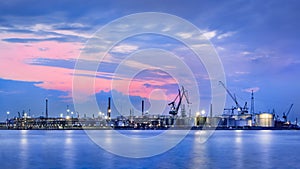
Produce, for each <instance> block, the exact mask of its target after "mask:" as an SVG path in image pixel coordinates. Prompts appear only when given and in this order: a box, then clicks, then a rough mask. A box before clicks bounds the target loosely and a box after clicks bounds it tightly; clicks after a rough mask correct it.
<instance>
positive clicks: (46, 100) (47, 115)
mask: <svg viewBox="0 0 300 169" xmlns="http://www.w3.org/2000/svg"><path fill="white" fill-rule="evenodd" d="M46 118H48V99H47V98H46Z"/></svg>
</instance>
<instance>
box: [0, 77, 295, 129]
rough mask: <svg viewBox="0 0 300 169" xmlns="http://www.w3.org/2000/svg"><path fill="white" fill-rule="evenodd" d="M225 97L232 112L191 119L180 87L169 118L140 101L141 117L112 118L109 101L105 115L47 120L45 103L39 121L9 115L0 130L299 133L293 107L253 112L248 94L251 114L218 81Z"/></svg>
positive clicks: (188, 102)
mask: <svg viewBox="0 0 300 169" xmlns="http://www.w3.org/2000/svg"><path fill="white" fill-rule="evenodd" d="M220 85H222V86H223V88H224V90H226V92H227V94H228V95H229V96H230V98H231V99H232V100H233V102H234V103H235V105H234V106H232V108H225V109H224V112H223V114H222V115H218V116H214V115H213V113H212V111H213V105H210V111H209V113H208V115H206V113H205V112H204V113H203V112H197V113H195V116H191V110H190V109H189V110H188V112H187V111H186V105H187V107H189V104H191V103H190V101H189V97H188V92H187V90H186V89H185V88H184V87H183V86H182V87H181V89H179V90H178V94H177V96H176V97H175V99H174V100H173V101H171V102H170V103H169V104H168V106H169V107H170V111H169V114H168V115H162V114H157V115H152V114H148V113H145V112H144V110H145V108H144V104H145V103H144V100H142V101H141V115H134V113H133V110H130V114H129V116H123V115H119V116H117V117H115V118H112V117H111V114H112V113H113V112H112V110H111V98H110V97H109V98H108V105H107V112H106V113H102V112H98V113H95V114H96V116H95V115H94V114H93V115H92V117H88V116H86V115H85V114H84V115H83V117H80V115H79V113H78V112H76V113H74V112H72V111H70V109H69V107H68V106H67V115H66V116H63V115H62V114H61V115H60V116H59V117H50V116H49V114H48V99H46V100H45V115H44V116H40V117H31V116H30V114H27V113H26V112H24V111H23V113H20V112H18V116H17V117H13V118H9V117H8V115H9V113H10V112H7V119H6V121H4V122H1V123H0V128H1V129H50V130H51V129H161V130H163V129H197V130H198V129H199V130H201V129H202V128H203V127H205V129H224V130H226V129H228V130H231V129H249V130H251V129H254V130H255V129H299V126H298V124H297V119H296V122H295V123H291V122H290V121H288V115H289V114H290V112H291V110H292V107H293V104H291V105H290V107H289V109H288V110H287V112H285V113H283V115H282V118H280V117H279V115H276V114H275V111H273V112H261V113H255V112H254V95H253V91H252V93H251V107H250V111H249V108H248V106H247V102H246V103H245V104H244V106H241V104H240V103H239V102H238V100H237V98H236V97H235V95H233V94H232V93H231V92H230V91H229V90H228V89H227V87H226V86H225V85H224V83H223V82H221V81H220ZM183 102H185V103H186V104H184V103H183Z"/></svg>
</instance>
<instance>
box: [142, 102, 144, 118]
mask: <svg viewBox="0 0 300 169" xmlns="http://www.w3.org/2000/svg"><path fill="white" fill-rule="evenodd" d="M142 116H144V100H142Z"/></svg>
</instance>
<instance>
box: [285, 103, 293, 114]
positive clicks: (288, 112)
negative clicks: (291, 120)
mask: <svg viewBox="0 0 300 169" xmlns="http://www.w3.org/2000/svg"><path fill="white" fill-rule="evenodd" d="M293 106H294V104H291V106H290V108H289V110H288V111H287V113H286V116H288V115H289V114H290V112H291V110H292V107H293Z"/></svg>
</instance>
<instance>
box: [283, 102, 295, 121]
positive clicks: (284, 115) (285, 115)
mask: <svg viewBox="0 0 300 169" xmlns="http://www.w3.org/2000/svg"><path fill="white" fill-rule="evenodd" d="M293 106H294V104H291V105H290V108H289V110H288V111H287V112H286V113H283V116H282V118H283V120H284V122H287V117H288V115H289V114H290V112H291V110H292V107H293Z"/></svg>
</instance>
